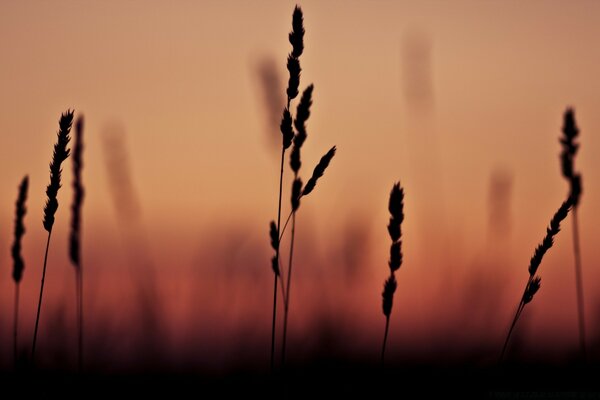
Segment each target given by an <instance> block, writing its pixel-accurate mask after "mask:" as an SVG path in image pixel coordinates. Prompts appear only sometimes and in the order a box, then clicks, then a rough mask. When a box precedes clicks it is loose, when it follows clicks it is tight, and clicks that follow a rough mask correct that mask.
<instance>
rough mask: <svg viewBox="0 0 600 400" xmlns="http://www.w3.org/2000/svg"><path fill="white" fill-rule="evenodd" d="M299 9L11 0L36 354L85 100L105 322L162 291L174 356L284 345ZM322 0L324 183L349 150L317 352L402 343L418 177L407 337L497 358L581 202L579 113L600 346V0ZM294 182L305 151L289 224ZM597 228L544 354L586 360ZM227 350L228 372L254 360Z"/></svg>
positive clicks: (330, 234)
mask: <svg viewBox="0 0 600 400" xmlns="http://www.w3.org/2000/svg"><path fill="white" fill-rule="evenodd" d="M295 4H296V2H293V1H278V0H277V1H276V0H272V1H252V2H250V1H242V0H239V1H205V0H203V1H183V0H182V1H175V2H165V1H75V0H73V1H62V0H60V1H52V2H50V1H3V2H1V3H0V38H1V39H0V54H2V61H1V62H0V71H1V72H2V73H0V109H1V110H2V118H0V160H1V162H2V168H0V185H1V186H2V188H3V189H2V190H1V191H0V210H1V211H0V311H1V316H0V321H2V323H1V325H0V333H1V335H2V336H5V335H8V334H9V332H10V331H9V329H10V327H11V324H10V321H11V318H12V314H11V310H12V298H13V287H12V285H13V284H12V281H11V280H10V273H11V268H12V260H11V257H10V246H11V243H12V231H13V218H14V202H15V199H16V196H17V186H18V184H19V182H20V180H21V178H22V177H23V176H24V175H25V174H28V175H29V177H30V192H29V198H28V202H27V208H28V214H27V216H26V219H25V225H26V228H27V233H26V235H25V238H24V256H25V263H26V269H25V272H24V278H23V282H22V288H23V289H22V290H23V291H22V296H23V297H22V311H23V315H22V325H23V327H24V328H23V335H24V339H23V342H24V343H29V337H30V331H31V330H32V325H33V318H34V311H35V305H36V304H35V302H36V300H37V291H38V290H39V279H40V276H41V268H42V261H43V251H44V249H45V238H46V232H45V231H44V229H43V226H42V216H43V207H44V202H45V198H46V197H45V187H46V185H47V184H48V182H49V175H48V174H49V171H48V163H49V162H50V159H51V154H52V145H53V143H54V142H55V140H56V132H57V130H58V119H59V117H60V114H61V112H64V111H66V110H67V109H69V108H72V109H75V110H76V115H81V114H83V115H85V122H86V126H85V133H84V134H85V153H84V163H85V166H84V168H85V169H84V176H83V179H84V185H85V188H86V198H85V203H84V214H83V235H84V236H83V237H84V241H83V249H82V257H83V260H84V261H83V262H84V266H85V268H86V276H85V279H86V282H85V285H86V290H87V291H86V294H87V295H88V296H89V298H88V300H87V303H86V304H87V305H86V307H88V309H89V315H97V316H98V317H97V318H96V319H94V317H90V318H89V325H88V327H89V329H90V330H93V329H95V327H98V326H103V327H104V328H105V329H109V330H110V332H111V334H112V335H118V332H121V331H120V330H121V329H124V328H123V326H128V324H137V322H132V321H134V320H133V319H131V318H130V317H129V315H130V314H131V313H135V312H136V311H135V310H138V312H139V309H138V305H136V304H137V303H136V302H137V301H141V300H140V299H139V298H137V297H136V295H135V294H132V293H137V292H136V291H135V290H132V289H131V288H132V287H146V289H140V290H139V292H140V293H141V292H144V290H147V291H146V292H144V293H146V295H147V296H152V297H149V298H151V299H152V300H151V302H152V304H154V305H156V307H155V312H156V314H157V315H158V317H157V318H158V320H159V321H161V322H160V323H159V325H160V326H161V329H162V331H163V333H162V335H164V336H162V337H165V338H167V339H165V340H166V343H168V349H171V350H172V351H173V353H172V354H175V355H173V356H172V357H174V358H176V357H177V355H178V354H184V353H185V349H186V346H187V345H188V344H189V343H191V342H194V341H195V340H200V339H197V338H198V337H201V338H203V339H202V340H201V341H202V342H203V343H204V344H203V345H201V346H200V348H199V350H198V351H199V352H200V353H202V352H210V349H209V348H210V347H211V346H210V345H209V344H206V343H210V342H211V341H213V342H214V343H215V344H216V347H217V348H220V347H223V348H224V347H226V346H225V344H226V343H227V341H228V340H236V339H231V338H238V337H241V338H242V339H239V340H240V341H242V342H243V341H244V340H246V341H248V342H252V343H258V344H259V346H264V353H263V351H262V349H263V348H262V347H258V350H256V349H254V350H255V351H256V354H257V357H258V358H259V362H263V359H262V358H261V357H263V355H264V357H265V359H266V357H267V355H268V343H269V340H270V307H271V303H270V301H271V299H272V279H273V277H272V272H271V269H270V264H269V260H270V257H271V249H270V246H269V240H268V223H269V221H270V220H272V219H275V218H276V211H277V190H278V186H277V183H278V177H279V171H278V167H279V164H278V162H279V158H278V157H279V146H280V140H281V138H280V133H279V130H278V124H279V118H280V115H281V111H282V109H283V107H284V91H285V87H286V85H287V70H286V68H285V61H286V57H287V54H288V53H289V52H290V50H291V47H290V45H289V42H288V39H287V35H288V32H289V31H290V29H291V15H292V11H293V8H294V5H295ZM298 4H299V5H300V6H301V7H302V10H303V11H304V27H305V30H306V35H305V37H304V43H305V51H304V54H303V55H302V56H301V58H300V63H301V67H302V76H301V83H300V88H301V90H302V89H304V88H305V87H306V86H307V85H308V84H310V83H313V84H314V85H315V90H314V101H313V106H312V109H311V117H310V119H309V121H308V124H307V126H308V139H307V141H306V144H305V146H304V147H303V153H302V158H303V167H302V170H301V175H302V177H303V178H304V180H305V181H306V180H307V179H308V177H309V176H310V173H311V171H312V168H313V167H314V165H315V164H316V163H317V162H318V160H319V158H320V157H321V156H322V155H323V154H324V153H325V152H326V151H327V150H328V149H329V148H330V147H331V146H333V145H336V146H337V149H338V151H337V154H336V156H335V158H334V159H333V161H332V163H331V165H330V167H329V168H328V170H327V171H326V173H325V176H324V177H323V178H322V180H320V181H319V183H318V185H317V187H316V189H315V191H314V192H313V193H312V194H311V195H310V196H308V197H307V198H305V199H303V200H302V206H301V209H300V212H299V214H298V229H297V235H298V236H297V240H298V241H297V246H296V250H295V251H296V252H297V258H296V262H295V265H296V267H295V268H297V269H295V270H294V274H295V276H294V279H297V280H295V282H294V285H296V286H294V294H293V296H292V300H291V301H292V303H291V306H290V307H291V313H292V314H290V315H291V317H290V318H291V320H290V321H291V322H290V332H291V335H292V342H291V343H292V344H294V343H296V344H297V346H299V347H301V346H309V345H308V344H306V342H307V341H308V339H306V337H307V336H308V335H309V333H310V331H311V329H313V328H312V327H313V326H321V327H322V325H323V324H325V325H327V324H330V325H333V326H334V327H338V328H339V329H340V330H341V331H344V332H346V331H352V332H353V335H354V336H352V337H350V338H349V337H348V336H346V338H345V340H346V342H345V343H344V346H347V348H349V349H352V351H356V352H358V353H360V354H370V352H371V351H372V352H373V354H374V355H375V356H376V355H377V354H378V349H379V347H378V346H379V343H380V340H381V335H382V332H383V324H384V317H383V315H382V313H381V304H380V303H381V290H382V285H383V281H384V279H385V277H386V276H387V274H388V268H387V258H388V249H389V245H390V240H389V237H388V234H387V230H386V224H387V220H388V218H389V213H388V211H387V201H388V196H389V191H390V189H391V187H392V184H393V183H394V182H395V181H400V182H401V184H402V186H403V187H404V189H405V194H406V200H405V214H406V218H405V222H404V224H403V225H402V230H403V243H404V244H403V252H404V264H403V265H402V268H401V269H400V271H399V272H398V274H397V278H398V284H399V286H398V291H397V292H396V297H395V303H394V311H393V317H392V325H391V328H390V329H391V331H390V332H391V333H390V335H391V336H390V343H391V345H390V346H391V347H390V351H391V352H392V354H396V355H400V356H401V355H402V354H403V353H404V352H406V351H407V350H406V349H408V348H411V351H413V352H416V353H418V352H419V351H420V349H422V350H423V352H427V351H430V350H429V349H430V347H432V346H433V347H435V346H438V347H443V345H444V342H443V341H440V340H439V337H447V338H448V337H449V338H450V343H453V345H452V346H454V345H455V344H456V343H459V344H464V343H469V342H471V341H472V340H474V339H473V338H477V340H481V341H482V342H485V343H487V344H488V345H489V346H490V347H491V348H492V352H491V355H490V356H489V357H490V358H491V359H493V357H494V356H496V353H495V352H494V351H496V350H498V351H499V350H500V348H501V343H502V339H503V337H504V335H505V334H506V329H507V328H508V324H509V322H510V318H511V313H513V312H514V309H515V306H516V304H517V302H518V300H519V296H520V295H521V292H522V286H523V285H524V284H525V282H526V279H527V265H528V263H529V259H530V257H531V255H532V253H533V250H534V248H535V246H536V245H537V244H538V243H539V242H540V241H541V239H542V238H543V235H544V234H545V227H546V226H547V224H548V223H549V221H550V218H551V217H552V215H553V214H554V212H555V211H556V209H557V208H558V207H559V205H560V204H561V202H562V201H563V200H564V199H565V197H566V194H567V193H568V186H567V182H566V181H565V180H564V179H563V177H562V176H561V172H560V164H559V158H558V155H559V152H560V145H559V142H558V138H559V135H560V134H561V127H562V123H563V121H562V118H563V113H564V111H565V109H566V108H567V107H568V106H571V107H574V108H575V115H576V120H577V123H578V125H579V128H580V130H581V135H580V143H581V148H580V152H579V153H578V155H577V158H576V168H577V169H578V170H579V171H581V173H582V176H583V189H584V193H583V197H582V200H581V206H580V208H579V221H580V231H581V246H582V259H583V268H584V278H585V296H586V307H587V310H586V311H587V316H588V335H589V337H590V342H592V340H595V341H598V339H599V338H600V319H599V318H597V317H596V316H597V315H598V311H599V310H600V283H598V282H599V281H600V273H599V272H598V269H597V268H596V267H597V266H598V264H599V262H600V247H599V246H597V244H598V242H599V240H600V215H599V214H598V213H597V212H596V210H595V208H596V207H595V205H597V204H600V187H599V186H598V185H597V182H600V158H598V157H594V154H599V153H600V139H599V136H598V135H597V134H596V133H597V132H600V113H598V109H599V108H600V78H599V71H600V47H599V46H598V44H599V42H600V24H598V21H599V20H600V2H597V1H594V0H588V1H584V0H581V1H550V0H548V1H541V0H539V1H535V0H534V1H527V2H523V1H383V0H379V1H366V0H365V1H316V0H315V1H302V2H300V3H298ZM269 78H270V79H269ZM267 83H269V84H267ZM296 105H297V100H295V101H293V103H292V111H293V112H294V113H295V110H296ZM70 161H71V160H70V159H68V160H67V162H66V163H65V164H64V166H63V188H62V189H61V190H60V192H59V195H58V200H59V204H60V206H59V209H58V213H57V216H56V225H55V233H53V236H52V243H51V247H50V256H49V257H50V258H49V265H48V271H49V272H48V273H49V275H48V277H47V285H48V286H47V288H48V289H47V290H48V292H47V296H48V303H47V304H45V308H44V309H43V317H42V328H41V329H42V330H41V332H40V333H41V334H42V335H44V330H45V331H46V332H48V331H51V330H52V329H53V328H52V327H51V326H53V325H52V323H53V322H52V321H53V319H52V316H53V315H55V314H56V313H59V311H60V310H63V311H64V314H65V315H64V321H63V323H64V324H66V325H67V326H71V325H72V324H73V315H72V312H73V307H74V306H73V304H72V299H73V298H74V284H73V281H74V277H73V271H72V267H71V266H70V265H69V264H68V258H67V246H66V243H67V237H68V227H69V221H70V208H69V207H70V203H71V198H72V191H71V187H70V185H71V177H72V173H71V168H72V166H71V162H70ZM290 178H291V172H290V171H289V167H288V164H287V162H286V175H285V181H284V200H285V202H284V215H286V216H287V213H288V212H289V187H290V183H291V179H290ZM571 235H572V230H571V219H570V218H569V219H567V220H566V221H565V223H564V224H563V229H562V231H561V233H560V234H559V235H558V237H557V239H556V241H555V247H553V248H552V249H551V250H550V251H549V253H548V254H547V256H546V258H545V259H544V262H543V263H542V266H541V267H540V270H539V272H540V275H541V277H542V288H541V290H540V292H539V293H538V295H537V296H536V298H535V300H534V301H533V302H532V304H530V305H528V308H527V309H526V311H525V314H524V315H525V317H524V318H525V319H526V320H523V321H521V322H522V325H521V326H520V327H521V328H522V330H523V335H524V336H525V340H529V341H530V342H531V348H532V349H533V350H532V351H533V352H534V353H535V351H537V350H536V349H544V348H545V347H544V346H550V345H548V343H552V345H551V347H552V348H553V349H554V351H555V352H556V354H558V355H561V354H564V353H568V352H569V351H575V350H576V349H577V330H576V329H577V325H576V308H575V306H576V303H575V290H574V276H573V275H574V274H573V247H572V237H571ZM285 254H287V253H285ZM149 271H150V272H149ZM148 293H151V294H148ZM140 296H142V297H143V295H140ZM61 307H62V308H61ZM140 307H141V306H140ZM57 310H58V311H57ZM44 316H45V317H46V319H44ZM109 320H111V321H112V322H111V324H110V328H106V324H105V323H104V322H106V321H109ZM102 321H104V322H102ZM324 321H327V322H324ZM331 321H334V322H331ZM208 327H210V329H209V328H208ZM56 329H58V328H56ZM142 329H143V328H142ZM334 329H335V328H334ZM248 332H251V334H250V333H248ZM440 332H441V333H440ZM436 335H438V336H436ZM540 336H541V338H540ZM534 337H536V338H537V339H534ZM436 338H437V339H436ZM527 338H529V339H527ZM42 340H47V339H44V338H42ZM43 343H44V342H41V345H42V346H43ZM430 343H436V345H430ZM556 343H558V345H557V344H556ZM47 346H49V345H47ZM90 346H91V345H90ZM107 346H108V345H107ZM123 346H124V347H123V349H125V345H123ZM202 346H204V347H202ZM240 346H242V345H240ZM452 346H451V347H452ZM464 346H465V347H468V345H464ZM536 346H537V347H536ZM0 347H2V345H0ZM205 347H206V348H205ZM123 349H121V350H122V351H123V352H126V350H123ZM415 349H416V350H415ZM5 350H6V349H3V351H5ZM592 350H593V349H592ZM43 351H44V350H43V347H42V348H41V349H40V352H42V353H43ZM228 351H233V350H228ZM290 351H291V353H292V357H294V356H293V354H294V350H290ZM539 351H541V350H539ZM224 354H225V355H224V356H223V358H224V360H221V359H219V360H217V361H214V364H215V365H216V366H217V367H221V366H222V365H227V361H226V360H227V359H229V358H232V357H234V356H233V355H228V354H229V353H224ZM595 354H596V355H597V356H598V355H600V349H598V351H596V353H595ZM42 357H43V356H42ZM48 357H49V356H48ZM485 357H487V356H484V357H483V358H485ZM2 362H4V361H2Z"/></svg>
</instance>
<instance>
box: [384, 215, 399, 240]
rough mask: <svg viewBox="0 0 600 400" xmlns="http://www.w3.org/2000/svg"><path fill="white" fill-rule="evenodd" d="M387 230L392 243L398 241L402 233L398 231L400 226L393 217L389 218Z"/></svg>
mask: <svg viewBox="0 0 600 400" xmlns="http://www.w3.org/2000/svg"><path fill="white" fill-rule="evenodd" d="M387 228H388V233H389V234H390V238H392V241H393V242H395V241H397V240H400V236H401V235H402V232H401V231H400V224H399V223H398V221H396V220H395V219H394V218H393V217H392V218H390V222H389V223H388V226H387Z"/></svg>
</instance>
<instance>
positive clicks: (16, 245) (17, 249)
mask: <svg viewBox="0 0 600 400" xmlns="http://www.w3.org/2000/svg"><path fill="white" fill-rule="evenodd" d="M28 188H29V177H28V176H27V175H25V177H24V178H23V180H22V181H21V184H20V185H19V195H18V197H17V202H16V206H15V240H14V242H13V245H12V248H11V253H12V258H13V273H12V277H13V280H14V281H15V304H14V306H15V309H14V321H13V355H14V363H15V368H16V367H17V362H18V351H19V346H18V338H19V333H18V332H19V287H20V283H21V279H22V278H23V270H24V269H25V261H23V255H22V254H21V248H22V244H21V241H22V239H23V235H24V234H25V224H24V219H25V214H26V213H27V208H26V207H25V203H26V201H27V190H28Z"/></svg>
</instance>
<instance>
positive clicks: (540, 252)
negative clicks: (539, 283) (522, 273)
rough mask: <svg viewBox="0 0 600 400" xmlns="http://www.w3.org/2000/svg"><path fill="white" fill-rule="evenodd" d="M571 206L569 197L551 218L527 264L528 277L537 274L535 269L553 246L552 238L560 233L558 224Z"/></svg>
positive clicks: (571, 202) (571, 200) (571, 201)
mask: <svg viewBox="0 0 600 400" xmlns="http://www.w3.org/2000/svg"><path fill="white" fill-rule="evenodd" d="M572 205H573V199H572V198H571V197H569V198H568V199H567V200H566V201H565V202H563V203H562V205H561V206H560V208H559V209H558V210H557V211H556V213H555V214H554V216H553V217H552V220H551V221H550V226H549V227H548V228H546V236H545V237H544V239H543V240H542V243H540V244H539V245H538V246H537V248H536V249H535V251H534V253H533V256H532V257H531V261H530V262H529V268H528V270H529V275H531V276H533V275H535V273H536V272H537V269H538V267H539V266H540V263H541V262H542V258H543V257H544V254H546V252H547V251H548V250H549V249H550V247H552V245H553V244H554V240H553V238H554V236H556V235H557V234H558V232H560V223H561V222H562V220H563V219H565V218H566V217H567V215H568V214H569V210H570V209H571V206H572Z"/></svg>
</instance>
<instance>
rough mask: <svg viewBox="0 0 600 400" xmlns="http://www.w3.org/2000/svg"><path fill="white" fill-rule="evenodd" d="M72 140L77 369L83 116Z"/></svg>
mask: <svg viewBox="0 0 600 400" xmlns="http://www.w3.org/2000/svg"><path fill="white" fill-rule="evenodd" d="M74 137H75V140H74V142H73V158H72V161H73V204H72V205H71V233H70V235H69V258H70V259H71V263H72V264H73V267H75V301H76V314H77V315H76V317H77V369H78V371H79V372H81V371H82V368H83V267H82V265H81V253H80V248H81V206H82V205H83V197H84V193H85V192H84V189H83V183H82V180H81V169H82V168H83V158H82V153H83V116H80V117H79V118H77V122H76V123H75V136H74Z"/></svg>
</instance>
